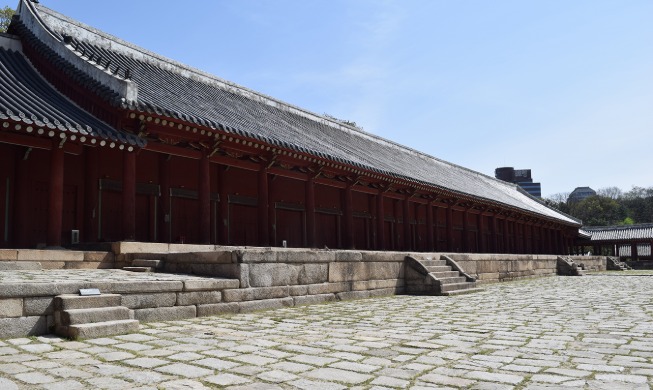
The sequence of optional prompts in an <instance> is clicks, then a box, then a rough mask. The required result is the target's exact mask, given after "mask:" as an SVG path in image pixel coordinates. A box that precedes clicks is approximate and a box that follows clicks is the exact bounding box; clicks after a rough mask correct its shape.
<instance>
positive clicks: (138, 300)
mask: <svg viewBox="0 0 653 390" xmlns="http://www.w3.org/2000/svg"><path fill="white" fill-rule="evenodd" d="M176 302H177V294H175V293H174V292H166V293H136V294H122V299H121V305H122V306H126V307H128V308H130V309H147V308H153V307H169V306H174V305H175V303H176Z"/></svg>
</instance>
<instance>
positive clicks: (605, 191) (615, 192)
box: [596, 187, 624, 200]
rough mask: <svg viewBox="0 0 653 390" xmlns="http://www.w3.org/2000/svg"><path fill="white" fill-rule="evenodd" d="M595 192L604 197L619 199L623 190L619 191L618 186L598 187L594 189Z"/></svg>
mask: <svg viewBox="0 0 653 390" xmlns="http://www.w3.org/2000/svg"><path fill="white" fill-rule="evenodd" d="M596 194H597V195H600V196H604V197H606V198H610V199H614V200H617V199H621V197H622V196H623V194H624V193H623V191H621V189H620V188H619V187H605V188H599V189H598V190H597V191H596Z"/></svg>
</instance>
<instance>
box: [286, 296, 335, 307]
mask: <svg viewBox="0 0 653 390" xmlns="http://www.w3.org/2000/svg"><path fill="white" fill-rule="evenodd" d="M292 299H293V304H294V306H301V305H314V304H318V303H325V302H333V301H335V300H336V296H335V295H334V294H319V295H305V296H298V297H293V298H292Z"/></svg>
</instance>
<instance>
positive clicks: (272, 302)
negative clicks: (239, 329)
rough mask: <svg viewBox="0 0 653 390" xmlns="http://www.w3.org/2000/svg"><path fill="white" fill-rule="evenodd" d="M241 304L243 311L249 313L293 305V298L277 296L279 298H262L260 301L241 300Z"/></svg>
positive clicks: (241, 310)
mask: <svg viewBox="0 0 653 390" xmlns="http://www.w3.org/2000/svg"><path fill="white" fill-rule="evenodd" d="M239 305H240V312H241V313H249V312H253V311H261V310H271V309H281V308H283V307H291V306H292V305H293V299H292V298H290V297H288V298H277V299H262V300H258V301H248V302H240V303H239Z"/></svg>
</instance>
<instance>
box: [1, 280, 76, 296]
mask: <svg viewBox="0 0 653 390" xmlns="http://www.w3.org/2000/svg"><path fill="white" fill-rule="evenodd" d="M85 286H87V283H83V282H53V283H30V282H28V283H3V284H0V297H42V296H55V295H59V294H72V293H75V292H78V291H79V289H80V288H85Z"/></svg>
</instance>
